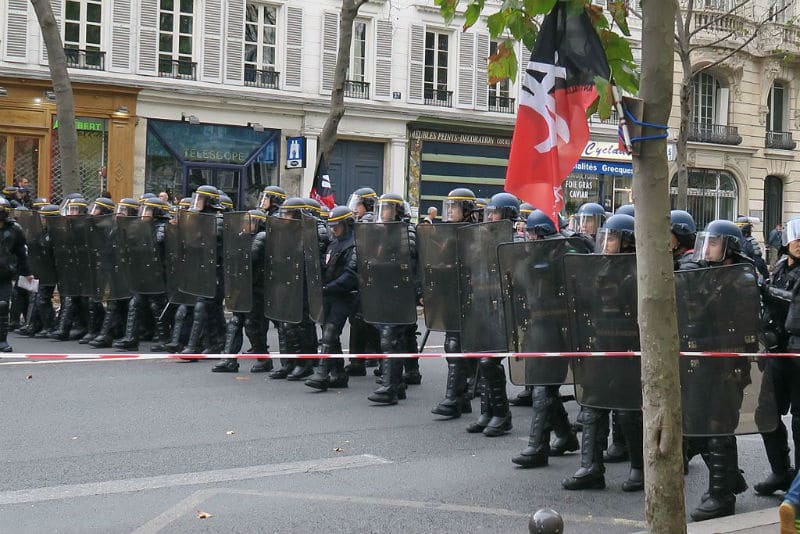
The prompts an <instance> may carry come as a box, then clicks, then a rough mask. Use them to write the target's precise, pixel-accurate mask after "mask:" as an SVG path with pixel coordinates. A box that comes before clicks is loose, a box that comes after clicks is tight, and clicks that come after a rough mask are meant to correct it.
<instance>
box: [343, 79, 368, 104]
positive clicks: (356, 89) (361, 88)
mask: <svg viewBox="0 0 800 534" xmlns="http://www.w3.org/2000/svg"><path fill="white" fill-rule="evenodd" d="M344 96H346V97H348V98H361V99H363V100H369V83H368V82H358V81H356V80H345V82H344Z"/></svg>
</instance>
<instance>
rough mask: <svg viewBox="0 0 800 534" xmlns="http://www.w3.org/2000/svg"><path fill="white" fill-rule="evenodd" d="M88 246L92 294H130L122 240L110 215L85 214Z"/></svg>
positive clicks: (104, 297) (117, 296) (111, 296)
mask: <svg viewBox="0 0 800 534" xmlns="http://www.w3.org/2000/svg"><path fill="white" fill-rule="evenodd" d="M88 224H89V250H90V251H91V253H92V254H93V255H94V259H95V269H94V271H93V273H92V274H93V280H92V287H93V293H94V297H95V298H97V299H99V300H102V301H109V300H120V299H124V298H128V297H130V296H131V295H130V287H129V286H128V271H129V270H128V268H127V264H126V258H127V256H126V254H124V252H123V250H122V249H123V247H124V243H123V241H122V239H121V233H120V232H119V231H118V229H117V224H116V218H115V216H114V215H102V216H99V217H89V219H88Z"/></svg>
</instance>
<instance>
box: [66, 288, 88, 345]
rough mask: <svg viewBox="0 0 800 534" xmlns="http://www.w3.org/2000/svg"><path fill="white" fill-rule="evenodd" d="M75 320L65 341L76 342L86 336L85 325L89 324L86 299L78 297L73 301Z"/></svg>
mask: <svg viewBox="0 0 800 534" xmlns="http://www.w3.org/2000/svg"><path fill="white" fill-rule="evenodd" d="M75 308H76V310H75V320H74V321H73V323H72V328H71V329H70V331H69V336H68V337H67V339H68V340H69V341H78V340H79V339H81V338H82V337H83V336H85V335H86V331H87V326H86V325H87V324H88V322H89V306H88V299H87V298H86V297H79V298H76V299H75Z"/></svg>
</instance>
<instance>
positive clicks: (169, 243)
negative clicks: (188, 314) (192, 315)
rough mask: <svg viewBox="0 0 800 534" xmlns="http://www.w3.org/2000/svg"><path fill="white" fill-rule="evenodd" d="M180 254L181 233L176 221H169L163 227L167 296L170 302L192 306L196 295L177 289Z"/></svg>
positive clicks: (179, 273) (195, 300)
mask: <svg viewBox="0 0 800 534" xmlns="http://www.w3.org/2000/svg"><path fill="white" fill-rule="evenodd" d="M181 254H183V248H182V247H181V235H180V230H179V229H178V224H177V221H175V224H172V223H170V224H167V225H166V226H165V227H164V268H165V270H166V273H167V280H166V287H167V298H168V299H169V301H170V303H171V304H176V305H179V306H180V305H182V304H185V305H187V306H194V305H195V304H196V303H197V297H196V296H194V295H190V294H188V293H184V292H183V291H181V290H180V289H178V285H179V283H180V278H181V276H183V273H182V272H181V270H180V267H181Z"/></svg>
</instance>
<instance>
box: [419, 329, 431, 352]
mask: <svg viewBox="0 0 800 534" xmlns="http://www.w3.org/2000/svg"><path fill="white" fill-rule="evenodd" d="M430 334H431V331H430V329H428V328H426V329H425V335H423V336H422V343H421V344H420V346H419V351H420V352H424V351H425V343H427V342H428V336H429V335H430Z"/></svg>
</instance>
